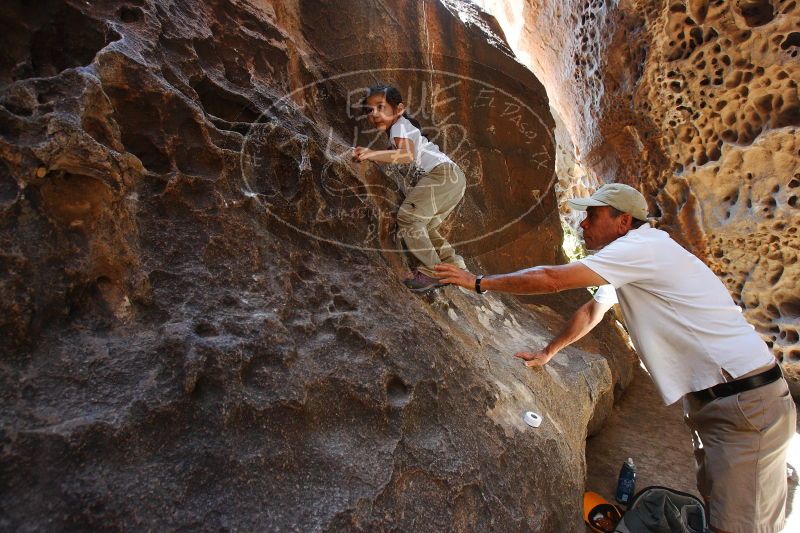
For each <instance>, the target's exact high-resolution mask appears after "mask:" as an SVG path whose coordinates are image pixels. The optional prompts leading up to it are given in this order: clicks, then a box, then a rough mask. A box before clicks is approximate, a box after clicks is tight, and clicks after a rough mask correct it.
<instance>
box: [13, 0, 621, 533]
mask: <svg viewBox="0 0 800 533" xmlns="http://www.w3.org/2000/svg"><path fill="white" fill-rule="evenodd" d="M0 18H2V25H3V28H4V35H3V37H2V40H3V47H2V49H1V50H2V52H0V87H2V88H1V89H0V156H2V158H1V159H0V221H1V222H2V224H1V225H0V243H2V246H0V265H2V268H0V295H2V298H0V335H2V339H3V342H2V346H0V350H1V351H0V390H2V393H0V399H1V400H2V408H1V409H0V413H2V414H0V421H1V422H0V423H1V424H2V425H1V426H0V442H1V443H2V448H0V479H2V483H0V507H2V508H3V509H4V512H3V513H2V515H1V516H0V529H3V530H37V529H47V530H65V529H98V528H103V529H117V528H119V529H180V528H189V529H225V530H227V529H244V530H282V531H283V530H295V529H297V530H303V531H313V530H343V529H347V530H365V531H367V530H368V531H374V530H378V529H398V530H444V529H453V530H459V531H464V530H490V529H495V530H502V531H510V530H530V531H543V532H549V531H574V530H577V529H578V528H579V527H580V525H579V524H580V510H579V507H578V506H577V505H575V502H577V501H579V497H580V494H581V492H582V491H583V479H584V475H585V467H584V458H583V449H584V440H585V437H586V434H587V431H593V430H594V429H596V428H597V427H598V425H599V424H600V423H601V422H602V420H603V417H604V416H605V414H607V412H608V409H609V407H610V405H611V402H612V399H613V396H614V394H615V393H616V392H618V391H619V389H620V388H621V387H624V386H625V385H626V383H627V381H628V380H629V379H630V368H631V363H632V354H631V353H630V352H629V351H628V350H627V349H626V348H625V346H624V344H623V343H622V341H621V340H620V337H619V336H618V335H617V333H616V331H615V328H614V326H613V324H612V322H611V319H608V320H609V322H607V323H606V324H605V325H604V327H603V328H601V329H600V330H599V332H598V334H597V335H596V336H595V337H594V338H591V339H587V341H586V342H585V343H583V344H581V345H580V347H579V348H571V349H568V350H566V351H565V353H564V354H562V355H559V356H558V357H557V358H556V359H555V360H554V361H553V362H552V363H551V364H550V365H549V366H548V367H547V368H546V369H543V370H537V371H531V370H527V369H525V368H524V367H522V366H521V365H520V364H519V362H518V361H516V360H514V359H513V358H512V357H511V354H513V353H514V352H515V351H518V350H520V349H523V348H535V347H539V346H541V345H542V344H543V343H544V342H546V341H547V340H548V339H549V337H550V335H551V331H552V330H553V329H555V328H557V327H559V326H560V324H561V323H562V322H563V320H564V316H565V314H568V313H569V312H570V311H571V310H572V309H574V308H575V306H576V305H578V304H579V303H580V302H581V301H584V300H585V299H586V298H587V297H588V295H586V293H585V291H582V292H576V293H574V294H566V295H564V296H558V297H550V298H547V299H544V298H541V299H532V300H527V301H525V302H523V301H521V300H519V299H513V298H504V297H500V296H497V295H491V294H489V295H486V296H484V297H479V296H477V295H474V294H465V293H462V292H460V291H459V290H457V289H454V288H447V289H445V290H443V291H441V292H439V293H437V294H436V295H434V296H427V297H418V296H414V295H412V294H410V293H409V292H408V291H407V290H406V289H405V288H404V287H403V286H402V285H401V284H400V282H399V281H398V274H399V273H401V272H402V271H403V270H404V269H405V264H404V260H403V256H402V255H400V254H398V253H397V244H396V243H395V242H394V241H393V239H392V227H393V214H394V211H395V210H396V208H397V203H398V201H399V199H400V198H401V195H402V188H403V185H404V183H405V182H404V180H405V179H406V178H407V177H408V176H407V174H406V173H405V172H404V170H403V169H394V170H392V171H390V172H385V173H384V172H380V171H378V170H377V169H376V168H374V167H373V166H371V165H368V164H363V165H360V166H359V165H355V164H353V163H352V162H351V161H350V160H349V157H348V153H349V152H348V148H349V146H351V145H352V144H353V143H355V142H359V143H367V142H375V143H377V145H378V146H382V145H383V143H385V140H384V139H383V138H382V137H380V136H376V135H375V134H374V133H370V132H368V131H364V123H363V120H359V117H358V115H359V113H360V111H359V106H358V101H359V98H360V95H362V94H363V88H364V87H365V86H367V85H371V84H373V83H375V82H377V81H383V82H389V83H393V84H395V85H398V86H399V87H401V89H403V90H404V92H406V98H407V100H408V101H409V105H410V107H411V109H412V113H413V114H415V115H416V116H418V117H419V118H420V119H421V120H422V121H423V123H427V125H428V126H429V128H431V129H432V131H433V132H434V133H439V134H440V137H438V138H437V141H438V142H440V144H441V145H442V146H443V147H444V148H445V149H446V150H447V151H448V152H449V153H451V154H452V155H453V156H454V157H455V159H456V160H457V162H458V163H459V164H460V165H461V166H462V168H464V170H465V172H466V174H467V176H468V180H469V185H468V187H469V188H468V192H467V197H466V199H465V201H464V202H463V204H462V206H461V208H460V209H459V211H458V212H457V213H456V214H454V215H453V217H452V219H451V220H449V221H448V224H447V227H446V228H445V229H446V230H447V231H448V234H449V236H450V240H451V242H453V243H454V244H455V245H456V247H457V249H458V250H459V251H461V252H463V253H464V255H465V256H466V257H467V258H468V264H469V265H470V267H471V268H472V269H474V270H475V271H484V270H489V271H508V270H512V269H515V268H518V267H521V266H527V265H531V264H537V263H542V262H547V263H552V262H556V261H560V260H562V254H561V251H560V243H561V229H560V226H559V219H558V213H557V209H556V199H555V195H554V193H553V187H552V185H553V181H554V176H553V167H554V164H555V163H554V159H555V145H554V143H553V142H552V130H553V122H552V118H551V117H550V115H549V112H548V105H547V99H546V96H545V94H544V90H543V88H542V86H541V84H540V83H539V82H538V80H537V79H536V78H535V77H534V76H533V75H532V74H531V73H530V72H529V71H528V70H526V69H524V68H523V67H522V66H521V65H520V64H519V63H517V62H516V60H515V59H514V58H513V55H512V54H511V52H510V50H509V49H508V47H507V45H506V44H505V43H504V41H503V39H502V37H499V36H498V35H499V34H500V32H499V30H498V28H497V24H496V23H495V21H494V19H492V18H491V17H488V16H487V15H485V14H484V13H482V12H480V11H478V10H477V9H476V8H475V7H474V6H470V5H467V4H461V3H451V2H447V3H437V2H432V1H425V2H418V3H413V5H411V7H410V6H409V5H406V6H402V5H399V4H397V5H395V4H393V3H383V2H374V1H366V0H364V1H357V0H350V1H344V2H326V1H323V0H302V1H295V2H275V3H270V2H266V1H263V0H261V1H253V2H244V1H241V2H237V1H231V2H222V1H217V2H195V1H189V0H184V1H166V0H165V1H158V2H157V1H150V2H147V1H141V0H139V1H136V0H132V1H130V2H126V3H119V2H92V3H87V2H70V1H62V2H59V1H50V2H45V3H38V4H35V5H27V6H26V5H23V4H21V3H17V4H12V5H10V6H7V7H6V8H4V10H3V12H2V14H0ZM603 356H606V357H603ZM527 410H533V411H536V412H539V413H541V414H542V415H543V416H544V423H543V424H542V426H541V427H540V428H538V429H535V430H534V429H532V428H529V427H527V426H526V425H525V424H524V423H523V421H522V414H523V413H524V412H525V411H527Z"/></svg>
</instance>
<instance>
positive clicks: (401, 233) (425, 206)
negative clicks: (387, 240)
mask: <svg viewBox="0 0 800 533" xmlns="http://www.w3.org/2000/svg"><path fill="white" fill-rule="evenodd" d="M466 186H467V179H466V178H465V177H464V173H463V172H462V171H461V169H460V168H458V166H457V165H455V164H453V163H442V164H441V165H437V166H435V167H433V168H432V169H431V170H430V172H428V173H427V174H425V175H424V176H423V177H422V178H421V179H420V180H419V183H417V185H416V186H415V187H414V188H413V189H412V190H411V191H410V192H409V193H408V196H406V199H405V200H404V201H403V204H402V205H401V206H400V211H398V213H397V226H398V229H397V236H398V237H400V238H402V239H403V242H405V243H406V247H407V248H408V250H409V252H411V253H412V254H414V256H415V257H416V258H417V259H419V261H420V263H422V266H420V267H419V271H420V272H422V273H423V274H426V275H428V276H433V274H434V272H435V271H434V270H433V266H434V265H435V264H437V263H442V262H444V263H450V264H451V265H456V266H457V267H459V268H464V269H465V268H466V265H465V264H464V259H463V258H462V257H461V256H459V255H456V252H455V250H453V247H452V246H450V243H449V242H447V240H445V238H444V237H442V236H441V234H440V233H439V231H438V230H437V229H436V228H438V227H439V225H441V223H442V221H443V220H444V219H445V218H447V215H449V214H450V213H451V212H452V211H453V209H455V207H456V206H457V205H458V202H460V201H461V199H462V198H463V197H464V189H465V188H466Z"/></svg>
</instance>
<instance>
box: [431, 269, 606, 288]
mask: <svg viewBox="0 0 800 533" xmlns="http://www.w3.org/2000/svg"><path fill="white" fill-rule="evenodd" d="M434 268H435V269H436V273H437V275H438V277H439V278H440V279H441V281H442V282H443V283H450V284H452V285H458V286H460V287H464V288H466V289H470V290H475V275H474V274H472V273H470V272H467V271H466V270H461V269H460V268H458V267H457V266H454V265H450V264H447V263H439V264H438V265H436V266H435V267H434ZM607 283H608V282H607V281H606V280H604V279H603V278H602V277H601V276H600V275H599V274H597V273H595V272H594V271H593V270H592V269H590V268H589V267H587V266H586V265H584V264H583V263H579V262H573V263H568V264H566V265H556V266H538V267H533V268H526V269H524V270H518V271H517V272H512V273H510V274H496V275H492V276H484V277H483V279H482V280H481V290H485V291H497V292H508V293H512V294H541V293H546V292H558V291H563V290H566V289H578V288H580V287H597V286H600V285H605V284H607Z"/></svg>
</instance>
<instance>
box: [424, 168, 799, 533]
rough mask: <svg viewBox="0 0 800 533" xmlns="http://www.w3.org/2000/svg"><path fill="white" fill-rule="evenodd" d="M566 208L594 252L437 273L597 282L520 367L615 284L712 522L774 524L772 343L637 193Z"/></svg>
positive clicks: (611, 193) (572, 329) (778, 376)
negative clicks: (651, 218) (687, 445)
mask: <svg viewBox="0 0 800 533" xmlns="http://www.w3.org/2000/svg"><path fill="white" fill-rule="evenodd" d="M570 205H571V206H572V207H573V208H574V209H580V210H586V211H587V217H586V219H585V220H584V221H583V222H582V223H581V227H582V228H583V236H584V241H585V243H586V247H587V249H589V250H594V251H596V253H595V254H594V255H592V256H589V257H587V258H585V259H581V260H580V261H576V262H573V263H569V264H567V265H558V266H539V267H534V268H529V269H525V270H521V271H518V272H514V273H511V274H501V275H494V276H475V275H473V274H471V273H469V272H466V271H463V270H460V269H458V268H456V267H455V266H453V265H446V264H442V265H437V266H436V270H437V272H438V275H439V276H440V278H441V281H442V282H443V283H450V284H453V285H459V286H461V287H465V288H474V289H475V291H476V292H478V293H483V292H485V291H487V290H492V291H498V292H509V293H515V294H536V293H545V292H557V291H561V290H565V289H574V288H579V287H592V286H599V287H600V290H599V291H598V294H596V295H595V298H593V299H592V300H590V301H589V302H588V303H587V304H585V305H584V306H582V307H581V308H580V309H579V310H578V311H577V312H576V313H575V314H574V315H573V316H572V318H571V319H570V320H569V322H568V323H567V325H566V327H565V328H564V330H563V331H562V332H561V333H559V334H558V335H557V336H556V337H555V338H554V339H553V341H551V342H550V344H548V346H546V347H545V348H543V349H542V350H540V351H537V352H521V353H518V354H516V357H519V358H521V359H523V360H525V364H526V365H527V366H541V365H543V364H545V363H547V361H549V360H550V359H551V358H552V357H553V356H554V355H555V354H556V353H557V352H558V351H559V350H560V349H562V348H563V347H565V346H567V345H569V344H570V343H572V342H574V341H576V340H578V339H580V338H581V337H582V336H584V335H585V334H586V333H588V332H589V331H591V329H592V328H593V327H594V326H595V325H597V324H598V323H599V322H600V319H601V318H602V317H603V315H604V314H605V312H606V311H607V310H608V309H610V308H611V306H612V305H613V304H614V303H615V302H616V298H615V297H614V289H616V295H617V297H618V298H619V303H620V305H621V307H622V313H623V315H624V317H625V322H626V325H627V327H628V331H629V333H630V335H631V339H632V341H633V344H634V346H635V347H636V350H637V352H638V354H639V357H640V358H641V360H642V362H643V363H644V365H645V366H646V367H647V369H648V371H649V373H650V375H651V376H652V379H653V381H654V382H655V384H656V387H657V388H658V390H659V392H660V393H661V396H662V398H663V399H664V402H665V403H666V404H672V403H674V402H676V401H677V400H679V399H681V398H683V402H684V412H685V418H686V422H687V425H688V426H689V427H690V429H691V430H692V432H693V438H694V439H695V456H696V459H697V464H698V474H697V482H698V489H699V491H700V493H701V494H702V495H703V496H704V497H705V498H706V500H707V502H708V505H709V511H710V521H711V526H712V529H713V530H714V531H716V532H718V533H756V532H757V533H772V532H777V531H780V530H781V529H782V528H783V524H784V506H785V499H786V451H787V448H788V443H789V439H790V438H791V437H792V435H793V434H794V428H795V424H796V413H795V407H794V402H793V400H792V398H791V396H790V394H789V389H788V386H787V384H786V381H785V380H784V379H783V376H782V373H781V370H780V366H779V365H777V364H776V361H775V359H774V357H773V356H772V355H771V354H770V352H769V348H768V347H767V346H766V344H765V343H764V341H763V340H762V339H761V338H760V337H759V336H758V334H757V333H756V332H755V330H754V329H753V327H752V326H750V325H749V324H748V323H747V322H746V321H745V319H744V317H743V316H742V313H741V309H740V308H739V307H738V306H736V304H735V303H734V302H733V300H732V299H731V297H730V294H729V293H728V291H727V290H726V289H725V286H724V285H723V284H722V282H721V281H720V280H719V278H717V276H716V275H714V273H713V272H711V270H710V269H709V268H708V267H707V266H706V265H705V264H703V262H702V261H700V260H699V259H698V258H697V257H695V256H694V255H692V254H691V253H689V252H688V251H686V250H685V249H684V248H682V247H681V246H680V245H678V244H677V243H676V242H675V241H673V240H672V239H671V238H670V237H669V235H667V234H666V233H665V232H663V231H660V230H657V229H655V228H652V227H650V225H649V224H648V223H647V222H646V220H647V202H646V201H645V199H644V197H643V196H642V195H641V193H640V192H639V191H637V190H636V189H634V188H632V187H629V186H627V185H623V184H618V183H614V184H607V185H604V186H603V187H601V188H600V189H599V190H598V191H597V192H596V193H595V194H593V195H592V196H591V197H590V198H584V199H574V200H571V201H570ZM612 287H613V288H612ZM701 444H702V445H701Z"/></svg>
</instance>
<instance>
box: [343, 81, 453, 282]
mask: <svg viewBox="0 0 800 533" xmlns="http://www.w3.org/2000/svg"><path fill="white" fill-rule="evenodd" d="M365 104H366V106H367V110H368V113H369V114H368V118H369V121H370V123H371V124H372V125H373V126H375V128H377V129H378V130H380V131H385V132H387V135H388V136H389V149H387V150H372V149H370V148H365V147H361V146H358V147H356V148H354V149H353V156H354V157H355V158H356V159H357V160H358V161H374V162H376V163H415V164H416V165H417V166H418V167H420V168H421V169H422V170H423V171H424V172H425V174H424V176H423V177H422V178H420V180H419V182H418V183H417V184H416V186H415V187H414V188H413V189H412V190H411V191H409V193H408V194H407V195H406V198H405V200H404V201H403V204H402V205H401V206H400V210H399V211H398V213H397V225H398V231H397V235H398V237H400V238H402V239H403V242H405V244H406V247H407V248H408V250H409V251H410V252H411V253H412V254H414V256H415V257H416V258H417V259H419V261H420V263H422V264H421V266H419V267H418V268H417V269H416V270H415V271H414V272H411V273H409V275H408V276H407V277H406V279H405V280H404V283H405V285H406V286H407V287H408V288H409V289H411V290H412V291H414V292H425V291H428V290H431V289H435V288H437V287H441V286H442V285H443V284H442V283H441V282H440V281H439V279H438V278H436V277H435V275H434V273H435V271H434V269H433V267H434V265H436V264H438V263H442V262H444V263H450V264H452V265H455V266H457V267H458V268H461V269H466V267H465V265H464V259H463V258H462V257H461V256H459V255H457V254H456V252H455V250H453V247H452V246H450V243H448V242H447V241H446V240H445V238H444V237H442V236H441V234H439V232H438V231H437V228H438V227H439V225H440V224H441V223H442V221H443V220H444V219H445V218H447V216H448V215H449V214H450V213H451V212H452V211H453V209H455V207H456V206H457V205H458V203H459V202H460V201H461V199H462V198H463V197H464V189H465V188H466V183H467V182H466V178H465V177H464V173H463V172H462V171H461V169H460V168H458V165H456V164H455V163H453V161H452V160H451V159H450V158H449V157H447V156H446V155H445V154H444V153H442V152H441V151H440V150H439V147H438V146H437V145H436V144H434V143H432V142H430V141H429V140H428V139H427V137H425V136H424V135H423V134H422V132H421V131H420V129H419V128H420V126H419V123H417V122H416V121H415V120H414V119H412V118H410V117H409V116H408V115H406V113H405V104H403V98H402V96H401V95H400V91H398V90H397V89H396V88H395V87H391V86H387V85H379V86H376V87H371V88H370V89H369V90H368V92H367V96H366V99H365Z"/></svg>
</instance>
